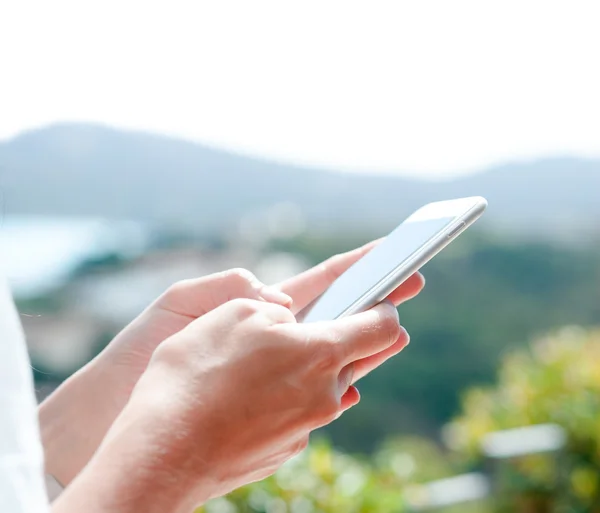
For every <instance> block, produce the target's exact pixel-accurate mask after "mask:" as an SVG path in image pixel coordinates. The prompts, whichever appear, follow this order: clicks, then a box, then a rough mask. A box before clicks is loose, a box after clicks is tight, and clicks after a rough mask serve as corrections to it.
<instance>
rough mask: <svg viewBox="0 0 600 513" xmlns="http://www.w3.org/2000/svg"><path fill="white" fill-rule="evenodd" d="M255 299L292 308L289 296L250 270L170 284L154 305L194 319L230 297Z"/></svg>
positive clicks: (234, 270)
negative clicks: (267, 283)
mask: <svg viewBox="0 0 600 513" xmlns="http://www.w3.org/2000/svg"><path fill="white" fill-rule="evenodd" d="M239 298H245V299H254V300H256V301H263V302H268V303H275V304H279V305H282V306H285V307H288V308H289V307H291V305H292V298H290V297H289V296H288V295H287V294H285V293H284V292H281V291H280V290H278V289H276V288H274V287H269V286H267V285H264V284H263V283H262V282H261V281H260V280H259V279H258V278H256V277H255V276H254V274H252V273H251V272H250V271H246V270H245V269H231V270H229V271H224V272H221V273H216V274H211V275H209V276H204V277H202V278H195V279H189V280H183V281H180V282H178V283H176V284H175V285H173V286H172V287H171V288H170V289H169V290H168V291H167V292H166V293H165V294H163V296H161V297H160V298H159V299H158V301H157V303H156V305H157V306H159V307H160V308H163V309H165V310H169V311H171V312H174V313H177V314H180V315H184V316H186V317H190V318H193V319H196V318H198V317H201V316H202V315H204V314H206V313H208V312H210V311H212V310H214V309H215V308H217V307H219V306H221V305H223V304H225V303H227V302H228V301H231V300H233V299H239Z"/></svg>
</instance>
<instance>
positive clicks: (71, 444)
mask: <svg viewBox="0 0 600 513" xmlns="http://www.w3.org/2000/svg"><path fill="white" fill-rule="evenodd" d="M376 243H377V242H373V243H370V244H368V245H366V246H363V247H362V248H359V249H356V250H354V251H351V252H349V253H345V254H341V255H336V256H334V257H332V258H330V259H329V260H327V261H326V262H324V263H322V264H321V265H319V266H317V267H315V268H313V269H311V270H309V271H306V272H305V273H302V274H300V275H298V276H296V277H294V278H292V279H290V280H287V281H285V282H284V283H282V284H280V285H279V286H277V287H267V286H265V285H263V284H262V283H260V282H259V281H258V280H257V279H256V278H255V277H254V276H253V275H252V273H250V272H248V271H245V270H243V269H234V270H231V271H226V272H224V273H218V274H213V275H210V276H207V277H203V278H199V279H193V280H185V281H182V282H179V283H176V284H175V285H173V286H172V287H171V288H169V289H168V290H167V291H166V292H165V293H164V294H163V295H162V296H161V297H160V298H158V300H157V301H155V302H154V303H153V304H152V305H150V307H149V308H148V309H146V311H144V312H143V313H142V314H141V315H140V316H139V317H138V318H137V319H135V320H134V321H133V322H132V323H131V324H130V325H129V326H127V327H126V328H125V329H124V330H123V331H122V332H121V333H119V334H118V335H117V337H115V339H114V340H113V341H112V342H111V343H110V344H109V345H108V347H107V348H106V349H105V350H104V351H103V352H102V353H101V354H100V355H99V356H98V357H97V358H95V359H94V360H93V361H92V362H90V364H88V365H86V366H85V367H84V368H83V369H81V370H80V371H79V372H78V373H76V374H75V375H74V376H72V377H71V378H70V379H69V380H67V382H65V383H64V384H63V385H62V386H61V388H60V389H59V390H58V391H57V392H55V393H54V394H53V395H52V396H51V397H50V398H49V399H48V400H46V401H45V402H44V404H43V405H42V407H41V408H40V425H41V428H42V438H43V441H44V447H45V448H46V465H47V470H48V472H49V473H51V474H52V475H54V476H56V478H57V479H58V480H59V481H60V482H61V483H63V484H64V485H67V484H68V483H70V482H71V480H72V479H73V478H74V477H75V476H76V475H77V473H78V472H79V471H80V470H81V469H82V468H83V466H84V465H85V464H86V463H87V462H88V460H89V458H90V457H91V456H92V454H93V453H94V451H95V450H96V448H97V447H98V445H99V444H100V442H101V440H102V438H103V437H104V435H105V434H106V432H107V430H108V428H109V427H110V425H111V424H112V422H113V421H114V420H115V419H116V417H117V416H118V415H119V413H120V412H121V410H122V409H123V407H124V406H125V404H126V403H127V401H128V400H129V397H130V394H131V391H132V390H133V388H134V386H135V384H136V383H137V381H138V379H139V378H140V376H141V375H142V373H143V372H144V370H145V369H146V366H147V364H148V361H149V360H150V357H151V355H152V353H153V352H154V350H155V349H156V347H157V346H158V345H159V344H160V343H161V342H162V341H163V340H165V339H166V338H168V337H170V336H171V335H173V334H175V333H177V332H179V331H180V330H182V329H183V328H185V327H186V326H187V325H189V324H190V323H191V322H192V321H194V320H195V319H197V318H199V317H201V316H202V315H204V314H206V313H207V312H210V311H212V310H213V309H215V308H217V307H218V306H220V305H222V304H224V303H226V302H227V301H229V300H231V299H235V298H248V299H256V300H263V301H268V302H273V303H278V304H281V305H284V306H288V307H290V306H291V308H292V310H293V311H294V312H297V311H299V310H301V309H302V308H304V307H305V306H306V305H307V304H309V303H310V302H311V301H312V300H314V299H315V298H316V297H318V296H319V295H320V294H321V293H322V292H324V291H325V290H326V289H327V287H329V285H330V284H331V283H333V281H334V280H335V279H336V278H337V277H338V276H339V275H341V274H342V273H343V272H344V271H345V270H346V269H347V268H348V267H350V266H351V265H352V264H353V263H354V262H355V261H357V260H358V259H359V258H361V257H362V256H364V254H366V253H367V252H368V251H369V250H370V249H371V248H372V247H373V246H374V245H375V244H376ZM423 283H424V281H423V278H422V276H421V275H419V274H416V275H414V276H413V277H411V278H409V280H407V281H406V282H405V283H404V284H402V285H401V286H400V287H399V288H398V290H397V291H395V292H394V293H393V294H392V295H391V296H390V298H389V299H390V300H391V301H392V302H393V303H394V304H399V303H401V302H402V301H405V300H407V299H410V298H411V297H413V296H415V295H416V294H418V292H419V291H420V290H421V288H422V287H423ZM282 293H283V294H282ZM290 298H291V299H290ZM406 343H407V341H402V340H400V341H398V344H396V345H394V346H392V347H390V348H388V349H386V351H384V352H382V353H380V354H377V355H374V356H371V357H369V358H367V359H365V360H362V361H360V362H357V364H356V366H355V373H354V376H355V378H354V379H355V380H358V379H360V378H361V377H362V376H364V375H365V374H367V373H368V372H369V371H370V370H372V369H373V368H375V367H377V366H378V365H380V364H381V363H383V362H384V361H385V360H386V359H388V358H390V357H391V356H393V355H395V354H397V353H398V352H399V351H400V350H402V348H403V347H404V346H405V345H406Z"/></svg>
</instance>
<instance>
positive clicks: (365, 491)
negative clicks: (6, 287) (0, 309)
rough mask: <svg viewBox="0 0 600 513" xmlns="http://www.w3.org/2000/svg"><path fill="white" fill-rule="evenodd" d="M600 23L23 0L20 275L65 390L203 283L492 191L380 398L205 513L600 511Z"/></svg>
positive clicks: (17, 60) (16, 81)
mask: <svg viewBox="0 0 600 513" xmlns="http://www.w3.org/2000/svg"><path fill="white" fill-rule="evenodd" d="M599 21H600V7H599V6H598V3H597V2H594V1H588V2H585V1H570V2H537V1H526V2H523V1H521V2H515V1H505V2H502V3H497V2H496V3H492V2H475V1H456V2H442V1H424V2H418V3H416V2H399V1H396V2H391V1H390V2H383V1H381V2H380V1H373V2H368V3H367V2H347V1H346V2H336V1H327V2H313V1H305V2H302V3H291V2H267V1H256V2H241V1H237V2H234V1H222V2H219V3H212V2H184V1H171V2H168V3H167V2H159V1H157V2H143V3H142V2H134V1H129V2H116V1H105V2H102V3H94V4H90V3H84V2H73V1H69V0H55V1H54V2H36V1H31V0H24V1H20V2H18V3H10V4H8V3H5V4H3V5H2V6H1V7H0V70H1V78H0V208H1V212H2V213H1V214H0V262H1V264H2V266H3V271H4V273H5V274H6V275H7V276H8V278H9V280H10V283H11V286H12V289H13V292H14V294H15V297H16V300H17V303H18V307H19V309H20V312H21V315H22V320H23V323H24V325H25V330H26V334H27V339H28V344H29V350H30V354H31V358H32V361H33V365H34V370H35V377H36V387H37V391H38V394H39V398H40V399H42V398H43V397H45V396H46V395H47V394H48V393H50V392H51V391H52V390H53V389H54V388H55V387H56V386H57V385H58V384H59V383H60V382H61V381H62V380H64V379H65V378H66V377H68V376H69V375H70V374H71V373H72V372H73V371H74V370H76V369H77V368H79V367H80V366H81V365H83V364H84V363H85V362H86V361H88V360H89V359H91V358H92V357H94V355H96V354H97V353H98V352H99V351H100V350H102V348H103V347H104V346H105V345H106V344H107V343H108V342H109V341H110V340H111V338H112V337H113V336H114V335H115V334H116V333H117V332H118V331H119V330H120V329H122V328H123V327H124V326H125V325H126V324H127V323H128V322H129V321H130V320H132V319H133V318H134V317H135V316H136V315H137V314H138V313H140V311H141V310H142V309H143V308H144V307H145V306H146V305H148V304H149V303H150V302H151V301H152V300H153V299H154V298H156V297H157V296H158V295H159V294H160V293H161V292H162V291H163V290H164V289H166V288H167V287H168V286H169V285H170V284H172V283H173V282H175V281H177V280H179V279H182V278H188V277H195V276H201V275H204V274H208V273H212V272H216V271H219V270H224V269H227V268H231V267H246V268H248V269H250V270H252V271H253V272H255V273H256V274H257V275H258V276H259V278H261V279H262V280H263V281H265V282H267V283H274V282H277V281H279V280H281V279H283V278H286V277H288V276H291V275H293V274H295V273H298V272H300V271H302V270H304V269H307V268H308V267H309V266H311V265H314V264H316V263H319V262H320V261H322V260H323V259H325V258H327V257H328V256H331V255H333V254H335V253H338V252H340V251H344V250H347V249H351V248H354V247H356V246H358V245H360V244H362V243H364V242H366V241H368V240H371V239H373V238H376V237H380V236H383V235H385V234H386V233H387V232H388V231H389V230H391V229H392V228H393V227H395V226H396V225H397V224H398V223H399V222H400V221H402V220H403V219H404V218H405V217H406V216H407V215H408V214H410V213H411V212H412V211H413V210H414V209H415V208H418V207H419V206H421V205H422V204H424V203H427V202H430V201H435V200H439V199H449V198H454V197H461V196H467V195H482V196H485V197H486V198H487V199H488V200H489V204H490V207H489V209H488V212H487V213H486V215H485V216H484V218H483V219H482V220H481V221H480V222H479V223H478V224H477V225H476V228H474V229H473V230H470V232H469V233H467V234H466V235H464V236H463V237H461V239H460V240H458V241H457V242H456V243H454V244H453V245H452V246H451V247H450V248H448V249H447V250H445V251H444V252H443V253H442V254H441V255H439V256H438V257H437V258H436V259H434V261H432V262H431V263H430V264H428V265H427V266H426V267H425V268H424V269H423V273H424V274H425V276H426V278H427V286H426V289H425V290H424V292H423V293H422V294H421V295H420V296H419V297H418V298H417V299H415V300H414V301H411V302H410V303H408V304H406V305H402V306H401V307H400V315H401V319H402V321H403V324H404V325H405V326H406V327H407V329H408V331H409V332H410V333H411V340H412V343H411V345H410V346H409V347H408V348H407V349H406V350H405V351H404V352H403V354H402V355H401V356H400V357H397V358H395V359H394V360H393V361H390V362H388V363H386V364H385V365H383V366H382V367H381V368H380V369H379V370H378V371H377V372H374V373H373V374H372V375H371V376H368V377H367V378H365V379H364V380H363V381H361V383H360V387H359V388H360V390H361V394H362V397H363V399H362V401H361V403H360V404H359V405H358V406H357V407H355V408H353V409H352V410H351V411H349V412H348V413H347V414H345V415H344V416H343V418H341V419H340V420H338V421H337V422H336V423H334V424H333V425H332V426H330V427H329V428H327V429H326V430H324V431H323V432H322V433H318V434H316V436H315V438H314V443H312V445H311V447H310V448H309V449H308V450H307V451H306V452H305V453H304V454H303V455H302V456H300V457H299V458H297V459H296V460H294V461H293V462H290V464H289V465H288V466H286V467H285V468H284V469H282V471H281V472H280V473H279V474H277V476H275V477H273V478H270V479H269V480H267V481H265V482H263V483H260V484H257V485H253V486H250V487H248V488H246V489H243V490H240V491H238V492H236V493H235V494H232V496H230V497H228V498H223V499H220V500H217V501H213V502H212V503H210V504H209V505H207V506H206V508H205V509H206V511H208V512H209V513H210V512H214V513H234V512H237V511H239V512H267V513H285V512H288V511H289V512H291V513H311V512H319V511H322V512H329V511H344V512H353V511H355V512H363V511H364V512H386V511H390V512H396V511H425V510H427V511H481V512H491V511H523V512H545V511H565V512H567V511H568V512H596V511H600V334H599V333H598V332H597V331H594V326H597V325H599V324H600V97H599V95H598V91H600V74H598V73H597V60H598V58H597V51H598V48H600V31H598V23H599ZM594 63H596V64H594ZM515 429H516V431H515ZM453 508H454V509H453Z"/></svg>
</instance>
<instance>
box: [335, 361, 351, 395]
mask: <svg viewBox="0 0 600 513" xmlns="http://www.w3.org/2000/svg"><path fill="white" fill-rule="evenodd" d="M353 381H354V362H352V363H349V364H348V365H346V366H345V367H344V368H343V369H342V370H341V371H340V373H339V375H338V395H339V397H343V395H344V394H345V393H346V392H347V391H348V388H350V385H352V383H353Z"/></svg>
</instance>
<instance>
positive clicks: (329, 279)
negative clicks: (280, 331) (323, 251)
mask: <svg viewBox="0 0 600 513" xmlns="http://www.w3.org/2000/svg"><path fill="white" fill-rule="evenodd" d="M381 240H382V239H379V240H375V241H372V242H369V243H368V244H365V245H364V246H362V247H360V248H357V249H354V250H352V251H349V252H347V253H341V254H339V255H335V256H333V257H331V258H329V259H328V260H325V262H323V263H321V264H319V265H317V266H315V267H313V268H312V269H309V270H308V271H305V272H303V273H301V274H299V275H298V276H294V277H293V278H290V279H289V280H286V281H284V282H283V283H281V284H280V285H279V286H278V289H279V290H281V291H283V292H284V293H285V294H287V295H288V296H290V297H291V298H293V300H294V305H293V311H294V312H299V311H300V310H302V309H303V308H304V307H305V306H307V305H308V304H309V303H310V302H311V301H313V300H314V299H315V298H316V297H318V296H320V295H321V294H322V293H323V292H325V290H327V288H328V287H329V286H330V285H331V284H332V283H333V282H334V281H335V280H337V279H338V278H339V277H340V276H341V275H342V274H343V273H344V272H345V271H346V270H347V269H348V268H349V267H350V266H351V265H352V264H354V263H355V262H357V261H358V260H360V259H361V258H362V257H363V256H365V255H366V254H367V253H368V252H369V251H370V250H371V249H373V248H374V247H375V246H376V245H377V244H379V242H380V241H381Z"/></svg>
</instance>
